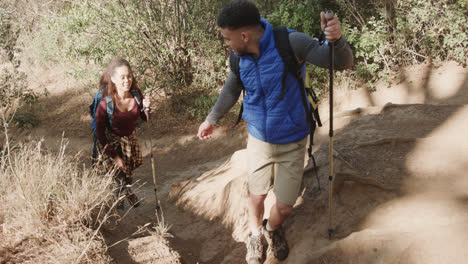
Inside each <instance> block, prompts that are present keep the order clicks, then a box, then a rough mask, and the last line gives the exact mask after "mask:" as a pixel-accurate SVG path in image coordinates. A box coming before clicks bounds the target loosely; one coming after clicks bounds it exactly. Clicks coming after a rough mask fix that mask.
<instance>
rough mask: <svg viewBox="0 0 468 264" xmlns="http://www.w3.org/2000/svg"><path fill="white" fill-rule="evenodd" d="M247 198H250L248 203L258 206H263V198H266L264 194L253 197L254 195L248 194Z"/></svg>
mask: <svg viewBox="0 0 468 264" xmlns="http://www.w3.org/2000/svg"><path fill="white" fill-rule="evenodd" d="M249 198H250V202H251V203H252V204H253V205H255V206H259V205H263V202H264V201H265V198H266V194H265V195H255V194H251V193H249Z"/></svg>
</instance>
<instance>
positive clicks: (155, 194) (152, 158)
mask: <svg viewBox="0 0 468 264" xmlns="http://www.w3.org/2000/svg"><path fill="white" fill-rule="evenodd" d="M145 114H146V116H147V118H149V109H145ZM152 124H153V120H152V118H150V126H151V125H152ZM150 157H151V169H152V171H153V184H154V198H155V200H156V213H158V212H159V211H160V210H161V206H160V204H159V200H158V184H157V182H156V168H155V166H154V155H153V140H152V138H151V136H150Z"/></svg>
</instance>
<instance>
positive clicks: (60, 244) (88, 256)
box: [0, 120, 115, 263]
mask: <svg viewBox="0 0 468 264" xmlns="http://www.w3.org/2000/svg"><path fill="white" fill-rule="evenodd" d="M3 121H4V122H3V124H4V125H5V124H8V122H6V120H3ZM5 131H6V129H5ZM3 138H4V142H5V144H4V145H3V148H0V151H1V152H0V183H1V188H0V227H1V228H0V263H108V262H109V261H110V259H109V257H108V255H107V253H106V250H107V247H106V245H105V243H104V241H103V239H102V237H101V236H100V234H99V229H100V227H101V226H102V224H103V223H104V222H105V221H106V220H107V219H108V217H109V215H110V213H111V212H112V210H111V209H112V207H113V206H114V205H113V204H112V201H113V200H114V199H113V193H112V176H111V175H110V174H105V175H103V174H102V173H99V171H97V170H95V169H89V168H84V167H81V165H80V163H79V162H78V161H77V160H76V159H74V157H70V156H68V155H66V154H65V148H66V145H67V144H66V141H65V140H63V139H62V144H61V146H62V147H61V148H60V150H59V151H58V153H51V152H49V151H47V150H45V148H44V146H43V145H42V142H33V143H27V144H17V145H14V146H11V145H10V142H9V141H8V139H9V137H8V134H7V133H6V132H4V133H3ZM2 144H3V142H2ZM2 149H3V150H2ZM114 204H115V202H114Z"/></svg>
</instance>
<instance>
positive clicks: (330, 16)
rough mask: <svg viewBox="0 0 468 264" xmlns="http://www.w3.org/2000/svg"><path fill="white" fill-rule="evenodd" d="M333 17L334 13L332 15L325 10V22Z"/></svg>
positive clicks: (329, 11) (331, 12)
mask: <svg viewBox="0 0 468 264" xmlns="http://www.w3.org/2000/svg"><path fill="white" fill-rule="evenodd" d="M334 17H335V13H333V11H331V10H327V11H326V12H325V19H326V20H327V22H328V21H330V20H332V19H333V18H334Z"/></svg>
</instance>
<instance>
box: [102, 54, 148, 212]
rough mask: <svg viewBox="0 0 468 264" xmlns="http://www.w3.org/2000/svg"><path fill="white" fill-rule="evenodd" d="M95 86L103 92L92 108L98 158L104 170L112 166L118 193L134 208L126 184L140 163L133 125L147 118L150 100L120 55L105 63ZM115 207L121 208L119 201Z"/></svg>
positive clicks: (130, 181) (134, 200) (138, 147)
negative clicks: (114, 170)
mask: <svg viewBox="0 0 468 264" xmlns="http://www.w3.org/2000/svg"><path fill="white" fill-rule="evenodd" d="M99 89H101V91H102V93H103V97H102V100H101V101H100V103H99V106H98V109H97V110H96V136H97V138H98V141H99V153H100V155H101V158H100V160H101V161H102V163H103V165H104V167H105V168H106V169H107V170H111V169H113V168H114V166H115V168H116V169H117V172H116V175H115V178H116V181H117V182H118V183H119V193H124V194H125V195H126V197H127V199H128V201H129V203H130V205H132V206H134V207H138V206H139V201H138V198H137V196H136V195H135V194H134V193H133V192H132V191H131V189H130V186H129V185H131V184H132V180H133V171H134V170H135V169H136V168H137V167H139V166H140V165H142V164H143V158H142V156H141V151H140V146H139V144H138V139H137V137H136V133H135V128H136V122H137V120H138V118H140V117H141V119H143V120H144V121H147V120H148V119H149V118H150V116H149V108H150V106H151V101H150V99H149V98H143V95H142V93H141V90H140V89H139V88H138V85H137V82H136V80H134V78H133V73H132V69H131V67H130V64H129V63H128V61H126V60H124V59H122V58H118V59H115V60H114V61H112V62H111V63H110V64H109V65H108V66H107V68H106V70H105V72H104V73H103V75H102V76H101V79H100V82H99ZM139 99H143V100H139ZM138 101H139V102H138ZM140 102H142V103H140ZM140 104H142V105H140ZM109 117H111V118H110V119H111V120H109ZM118 208H120V209H123V201H122V202H121V203H119V205H118Z"/></svg>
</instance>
